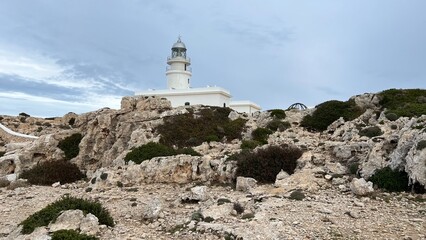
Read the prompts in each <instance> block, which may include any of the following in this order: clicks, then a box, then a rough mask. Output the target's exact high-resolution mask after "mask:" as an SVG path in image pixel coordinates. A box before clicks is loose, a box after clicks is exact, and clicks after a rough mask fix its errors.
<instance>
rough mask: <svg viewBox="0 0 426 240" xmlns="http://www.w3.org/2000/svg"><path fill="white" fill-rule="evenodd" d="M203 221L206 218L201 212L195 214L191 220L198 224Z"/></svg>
mask: <svg viewBox="0 0 426 240" xmlns="http://www.w3.org/2000/svg"><path fill="white" fill-rule="evenodd" d="M203 219H204V216H203V214H201V213H200V212H198V211H197V212H194V213H192V215H191V220H194V221H197V222H200V221H203Z"/></svg>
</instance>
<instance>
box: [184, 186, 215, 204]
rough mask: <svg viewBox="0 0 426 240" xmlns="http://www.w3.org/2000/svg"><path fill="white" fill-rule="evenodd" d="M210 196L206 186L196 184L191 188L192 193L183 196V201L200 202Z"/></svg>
mask: <svg viewBox="0 0 426 240" xmlns="http://www.w3.org/2000/svg"><path fill="white" fill-rule="evenodd" d="M208 198H209V196H208V193H207V187H206V186H196V187H193V188H191V193H190V194H185V195H183V196H182V197H181V199H182V201H189V202H199V201H206V200H207V199H208Z"/></svg>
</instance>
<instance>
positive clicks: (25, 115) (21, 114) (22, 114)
mask: <svg viewBox="0 0 426 240" xmlns="http://www.w3.org/2000/svg"><path fill="white" fill-rule="evenodd" d="M19 116H22V117H30V115H29V114H26V113H24V112H21V113H19Z"/></svg>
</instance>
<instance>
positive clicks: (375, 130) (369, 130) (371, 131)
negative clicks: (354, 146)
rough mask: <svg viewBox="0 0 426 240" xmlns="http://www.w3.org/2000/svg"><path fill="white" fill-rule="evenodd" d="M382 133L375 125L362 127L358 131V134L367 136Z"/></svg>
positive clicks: (375, 135) (370, 136)
mask: <svg viewBox="0 0 426 240" xmlns="http://www.w3.org/2000/svg"><path fill="white" fill-rule="evenodd" d="M382 134H383V132H382V130H381V129H380V128H379V127H377V126H372V127H367V128H363V129H361V131H359V135H360V136H367V137H369V138H372V137H377V136H380V135H382Z"/></svg>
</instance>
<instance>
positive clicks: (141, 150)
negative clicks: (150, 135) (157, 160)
mask: <svg viewBox="0 0 426 240" xmlns="http://www.w3.org/2000/svg"><path fill="white" fill-rule="evenodd" d="M178 154H187V155H191V156H201V155H200V154H199V153H198V152H196V151H195V150H194V149H192V148H183V149H178V150H175V149H173V148H172V147H168V146H166V145H163V144H161V143H155V142H149V143H147V144H145V145H142V146H140V147H137V148H134V149H133V150H132V151H130V152H129V153H127V155H126V157H125V158H124V161H125V162H128V161H130V160H131V161H133V162H135V163H136V164H139V163H141V162H143V161H145V160H149V159H151V158H154V157H163V156H173V155H178Z"/></svg>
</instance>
